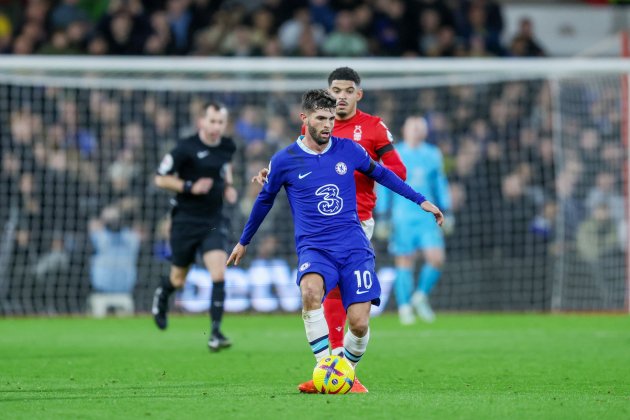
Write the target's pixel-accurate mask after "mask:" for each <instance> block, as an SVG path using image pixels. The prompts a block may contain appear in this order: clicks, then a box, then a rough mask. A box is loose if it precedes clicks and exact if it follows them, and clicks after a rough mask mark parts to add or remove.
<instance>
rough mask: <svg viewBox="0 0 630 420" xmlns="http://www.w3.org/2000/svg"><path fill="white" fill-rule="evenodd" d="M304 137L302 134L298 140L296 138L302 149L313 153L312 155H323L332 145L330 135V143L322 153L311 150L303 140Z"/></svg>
mask: <svg viewBox="0 0 630 420" xmlns="http://www.w3.org/2000/svg"><path fill="white" fill-rule="evenodd" d="M303 138H304V136H300V137H298V138H297V140H296V142H297V145H298V146H300V149H302V150H304V151H305V152H306V153H308V154H311V155H323V154H324V153H326V152H327V151H328V149H330V147H331V146H332V137H330V140H329V141H328V145H327V146H326V148H325V149H324V150H322V152H321V153H317V152H316V151H314V150H311V149H309V148H308V147H306V145H305V144H304V142H303V141H302V139H303Z"/></svg>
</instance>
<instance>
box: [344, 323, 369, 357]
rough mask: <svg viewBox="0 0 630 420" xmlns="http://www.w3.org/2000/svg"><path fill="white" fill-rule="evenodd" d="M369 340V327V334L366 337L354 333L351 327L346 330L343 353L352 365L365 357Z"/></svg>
mask: <svg viewBox="0 0 630 420" xmlns="http://www.w3.org/2000/svg"><path fill="white" fill-rule="evenodd" d="M368 341H370V329H369V328H368V331H367V334H365V336H364V337H360V338H359V337H357V336H356V335H354V334H352V332H351V331H350V329H348V331H347V332H346V335H345V337H344V338H343V347H344V350H343V354H344V356H345V358H346V359H348V361H349V362H350V363H352V366H355V365H356V364H357V363H359V361H360V360H361V357H363V353H365V350H366V349H367V345H368Z"/></svg>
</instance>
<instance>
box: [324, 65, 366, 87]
mask: <svg viewBox="0 0 630 420" xmlns="http://www.w3.org/2000/svg"><path fill="white" fill-rule="evenodd" d="M333 80H350V81H352V82H354V83H355V84H356V85H357V86H359V85H360V84H361V76H359V73H357V72H356V71H354V69H351V68H350V67H339V68H336V69H334V70H333V71H332V72H331V73H330V74H329V75H328V86H330V85H331V84H332V82H333Z"/></svg>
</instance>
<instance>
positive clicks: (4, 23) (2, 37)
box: [0, 11, 13, 54]
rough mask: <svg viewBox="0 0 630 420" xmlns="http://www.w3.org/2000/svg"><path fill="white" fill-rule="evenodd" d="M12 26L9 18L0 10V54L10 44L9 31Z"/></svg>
mask: <svg viewBox="0 0 630 420" xmlns="http://www.w3.org/2000/svg"><path fill="white" fill-rule="evenodd" d="M12 32H13V26H12V25H11V21H10V20H9V18H8V17H7V16H6V15H5V14H4V13H2V11H0V54H2V53H4V52H6V51H7V49H8V48H9V45H10V44H11V33H12Z"/></svg>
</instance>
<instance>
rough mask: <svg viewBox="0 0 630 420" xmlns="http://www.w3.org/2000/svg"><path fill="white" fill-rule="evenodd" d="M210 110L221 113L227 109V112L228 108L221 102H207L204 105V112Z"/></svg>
mask: <svg viewBox="0 0 630 420" xmlns="http://www.w3.org/2000/svg"><path fill="white" fill-rule="evenodd" d="M208 108H212V109H214V110H215V111H221V110H222V109H225V110H226V111H227V107H226V106H225V105H223V104H222V103H221V102H218V101H210V102H206V103H205V104H204V105H203V112H206V111H207V110H208Z"/></svg>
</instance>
